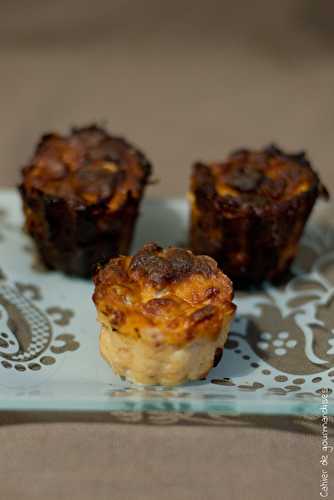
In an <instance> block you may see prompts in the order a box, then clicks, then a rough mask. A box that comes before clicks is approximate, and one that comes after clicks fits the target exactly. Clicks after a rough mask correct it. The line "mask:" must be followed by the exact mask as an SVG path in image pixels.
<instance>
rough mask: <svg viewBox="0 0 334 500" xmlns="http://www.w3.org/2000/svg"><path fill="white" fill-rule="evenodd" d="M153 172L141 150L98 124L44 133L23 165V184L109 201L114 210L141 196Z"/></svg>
mask: <svg viewBox="0 0 334 500" xmlns="http://www.w3.org/2000/svg"><path fill="white" fill-rule="evenodd" d="M150 173H151V165H150V163H149V162H148V160H147V159H146V158H145V156H144V155H143V154H142V153H141V152H140V151H138V150H137V149H135V148H134V147H133V146H131V145H130V144H129V143H128V142H127V141H125V140H124V139H122V138H120V137H112V136H110V135H109V134H108V133H107V132H106V131H105V130H104V129H102V128H100V127H97V126H95V125H92V126H89V127H84V128H74V129H72V131H71V133H70V134H69V135H68V136H62V135H59V134H48V135H44V136H43V137H42V139H41V141H40V143H39V144H38V146H37V148H36V151H35V153H34V156H33V158H32V161H31V163H30V165H28V166H26V167H25V168H24V169H23V176H24V181H23V185H24V187H25V189H27V190H30V191H32V190H34V189H37V190H40V191H42V192H43V193H45V194H48V195H51V196H56V197H61V198H66V199H67V200H68V201H69V202H72V203H73V204H75V205H93V204H96V203H99V202H101V201H104V202H107V203H108V206H109V208H110V209H111V210H113V209H117V208H118V207H119V206H120V205H122V203H123V202H125V201H126V197H127V195H128V194H129V193H130V194H131V195H132V196H134V197H138V196H140V193H141V190H142V186H143V184H144V183H145V181H146V179H147V178H148V176H149V175H150Z"/></svg>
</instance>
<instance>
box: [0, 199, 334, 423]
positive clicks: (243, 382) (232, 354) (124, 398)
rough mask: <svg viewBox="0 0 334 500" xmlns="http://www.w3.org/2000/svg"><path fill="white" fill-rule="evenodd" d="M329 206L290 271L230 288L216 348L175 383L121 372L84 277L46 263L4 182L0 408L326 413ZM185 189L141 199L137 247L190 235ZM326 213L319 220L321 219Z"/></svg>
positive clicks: (330, 405) (332, 330) (331, 405)
mask: <svg viewBox="0 0 334 500" xmlns="http://www.w3.org/2000/svg"><path fill="white" fill-rule="evenodd" d="M331 210H332V207H330V208H328V207H327V208H326V207H325V206H320V208H319V209H318V210H317V211H316V214H315V216H314V217H313V219H312V221H311V223H310V225H309V226H308V228H307V230H306V233H305V235H304V238H303V240H302V245H301V248H300V252H299V255H298V258H297V259H296V261H295V263H294V266H293V269H292V276H291V278H290V280H289V281H288V282H287V283H285V284H284V285H281V286H279V287H274V286H272V285H270V284H268V283H266V284H264V285H263V287H262V288H261V289H254V290H253V291H250V292H247V293H246V292H242V293H237V294H236V303H237V305H238V311H237V317H236V320H235V322H234V324H233V327H232V331H231V333H230V335H229V340H228V342H227V344H226V346H225V349H224V355H223V359H222V360H221V362H220V363H219V365H218V366H216V367H215V368H214V369H213V370H212V371H211V372H210V374H209V376H208V378H207V380H205V381H200V382H196V383H189V384H186V385H183V386H179V387H176V388H172V389H164V388H160V387H144V386H138V385H134V384H131V383H128V382H126V381H124V380H121V379H120V378H119V377H118V376H116V375H115V374H113V372H112V370H111V369H110V368H109V367H108V366H107V365H106V363H105V362H104V361H103V360H102V359H101V357H100V355H99V352H98V333H99V326H98V324H97V322H96V313H95V308H94V306H93V303H92V300H91V295H92V291H93V287H92V284H91V283H90V282H89V281H84V280H81V279H74V278H68V277H64V276H63V275H61V274H60V273H57V272H53V271H47V270H46V269H44V268H43V266H42V265H41V264H40V262H39V261H38V258H37V255H36V252H35V250H34V246H33V243H32V241H31V240H30V239H29V238H28V237H27V236H26V235H25V234H24V233H23V232H22V229H21V227H22V215H21V208H20V202H19V198H18V196H17V194H16V193H15V191H10V190H3V191H1V192H0V268H1V270H0V271H1V276H0V409H2V410H15V409H25V410H34V409H36V410H37V409H38V410H89V411H92V410H93V411H96V410H106V411H115V412H131V411H133V412H142V411H147V412H152V411H154V412H155V411H160V410H162V411H165V412H166V411H174V412H183V413H187V412H189V413H194V412H195V413H201V414H203V413H204V414H211V413H215V412H219V413H223V414H267V415H268V414H276V415H278V414H295V415H317V414H319V415H320V414H321V408H320V406H321V404H326V405H327V412H328V414H334V398H333V397H332V390H333V388H334V322H333V319H334V229H333V228H332V227H331V226H330V225H329V223H328V221H329V220H330V214H331V213H333V212H331ZM187 218H188V213H187V204H186V202H185V201H184V200H165V201H160V200H159V201H158V200H155V201H154V200H147V201H146V202H144V205H143V210H142V215H141V217H140V220H139V223H138V226H137V231H136V238H135V242H134V248H133V249H134V250H135V249H136V248H138V247H139V246H140V245H142V244H143V243H144V242H146V241H151V240H155V241H157V242H158V243H161V244H163V245H167V244H175V243H176V244H182V243H184V242H185V241H186V236H187V234H186V226H187ZM326 221H327V222H326Z"/></svg>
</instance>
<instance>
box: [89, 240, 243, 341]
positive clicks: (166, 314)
mask: <svg viewBox="0 0 334 500" xmlns="http://www.w3.org/2000/svg"><path fill="white" fill-rule="evenodd" d="M94 281H95V286H96V287H95V293H94V296H93V300H94V302H95V304H96V307H97V310H98V313H99V318H100V320H101V322H102V323H103V324H104V325H105V326H106V327H112V328H114V329H116V330H118V331H119V332H121V333H122V334H124V335H129V336H131V337H135V338H138V337H142V338H146V339H147V340H148V341H152V339H153V341H154V342H155V343H159V342H162V341H164V342H167V343H170V344H183V343H185V342H187V341H189V340H192V339H193V338H195V337H196V336H199V335H204V336H209V337H211V338H216V337H217V336H218V335H219V333H220V331H221V327H222V325H223V323H224V321H227V320H230V318H231V315H233V313H234V310H235V306H234V304H232V298H233V289H232V283H231V281H230V280H229V279H228V278H227V276H225V275H224V274H223V273H222V272H221V271H220V270H219V268H218V266H217V264H216V262H215V261H214V260H213V259H211V258H210V257H207V256H204V255H200V256H195V255H193V254H192V252H190V251H189V250H184V249H181V248H174V247H169V248H166V249H165V250H163V249H162V248H161V247H159V246H158V245H156V244H155V243H149V244H147V245H145V246H144V247H143V248H142V249H141V250H140V251H139V252H137V254H136V255H134V256H133V257H119V258H116V259H111V260H110V262H109V263H108V264H107V265H106V266H105V267H104V268H103V269H101V270H100V271H99V272H98V273H97V274H96V276H95V279H94Z"/></svg>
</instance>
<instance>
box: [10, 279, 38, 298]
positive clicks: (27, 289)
mask: <svg viewBox="0 0 334 500" xmlns="http://www.w3.org/2000/svg"><path fill="white" fill-rule="evenodd" d="M15 286H16V288H17V289H18V291H19V292H20V293H21V294H22V295H24V296H25V297H27V299H30V300H40V299H41V298H42V296H41V292H40V289H39V288H38V286H36V285H32V284H31V283H29V284H24V283H19V282H17V283H15Z"/></svg>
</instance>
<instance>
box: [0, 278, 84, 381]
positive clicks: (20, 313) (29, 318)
mask: <svg viewBox="0 0 334 500" xmlns="http://www.w3.org/2000/svg"><path fill="white" fill-rule="evenodd" d="M40 300H42V294H41V290H40V289H39V287H37V286H35V285H32V284H24V283H16V286H10V285H7V283H6V278H5V276H3V277H2V283H1V285H0V363H1V366H2V367H3V368H6V369H15V370H16V371H17V372H25V371H26V370H31V371H39V370H40V369H41V368H42V367H43V366H44V367H47V366H51V365H53V364H54V363H55V362H56V358H55V357H54V356H53V355H52V354H57V355H58V354H62V353H64V352H67V351H75V350H77V349H78V348H79V343H78V342H77V341H76V340H75V337H74V335H72V334H67V333H64V334H60V335H58V336H56V337H55V338H54V329H53V327H52V325H51V323H50V321H49V318H48V315H47V314H48V309H47V310H46V312H44V311H43V310H42V309H40V308H37V307H36V305H35V304H34V303H33V301H40ZM49 309H50V310H51V316H52V315H53V314H54V313H55V312H57V314H58V316H57V320H56V321H54V323H55V324H57V322H58V324H60V325H62V324H64V323H66V324H67V323H68V322H69V321H70V318H71V317H72V316H73V313H72V312H71V311H69V310H63V309H61V308H58V307H51V308H49ZM51 353H52V354H51ZM1 358H2V360H1Z"/></svg>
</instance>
